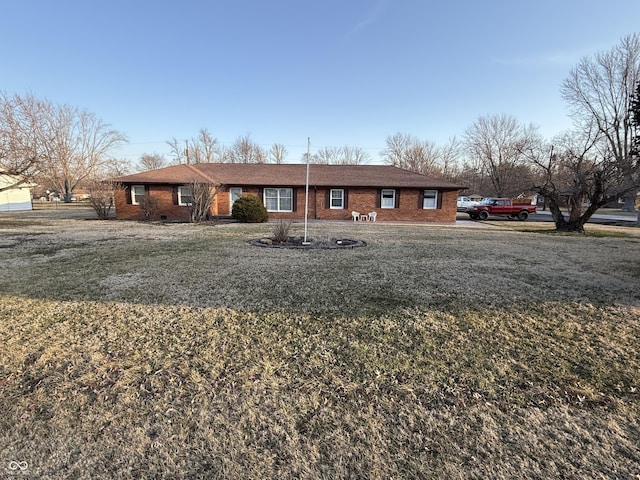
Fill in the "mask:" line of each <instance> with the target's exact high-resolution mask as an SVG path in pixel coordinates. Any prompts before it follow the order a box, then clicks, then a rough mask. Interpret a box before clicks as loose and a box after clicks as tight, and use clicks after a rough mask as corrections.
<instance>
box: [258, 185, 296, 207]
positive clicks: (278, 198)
mask: <svg viewBox="0 0 640 480" xmlns="http://www.w3.org/2000/svg"><path fill="white" fill-rule="evenodd" d="M264 206H265V207H266V208H267V212H293V188H265V189H264Z"/></svg>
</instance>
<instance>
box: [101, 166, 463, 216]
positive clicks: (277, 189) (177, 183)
mask: <svg viewBox="0 0 640 480" xmlns="http://www.w3.org/2000/svg"><path fill="white" fill-rule="evenodd" d="M306 176H307V166H306V165H305V164H238V163H236V164H234V163H198V164H180V165H173V166H170V167H166V168H162V169H159V170H150V171H147V172H142V173H136V174H133V175H127V176H122V177H118V178H115V179H113V180H114V181H115V182H117V183H118V184H120V185H121V186H122V187H123V188H118V189H116V193H115V209H116V218H118V219H126V220H141V219H144V218H145V217H144V212H143V210H142V208H141V206H140V203H141V201H142V199H143V198H144V196H145V195H147V194H148V195H149V196H150V197H152V198H154V199H155V200H156V204H157V209H156V214H155V217H157V218H153V219H154V220H167V221H184V220H188V219H189V206H190V202H191V191H192V187H191V185H193V184H194V183H196V182H198V183H206V184H209V185H210V188H211V189H212V193H215V198H214V202H213V205H212V207H211V210H210V215H211V216H212V217H219V216H229V215H231V209H232V206H233V202H234V201H235V200H237V199H238V198H240V197H241V196H243V195H255V196H257V197H258V198H259V199H260V200H261V201H262V203H263V204H264V205H265V207H266V208H267V211H268V212H269V218H270V219H279V218H283V219H293V220H299V219H304V214H305V189H306V185H307V182H306ZM308 185H309V195H308V199H309V205H308V218H309V219H316V220H351V219H352V218H353V216H352V212H359V213H360V214H362V215H363V217H362V218H365V217H364V216H366V215H368V214H369V213H370V212H375V213H376V215H375V218H376V220H377V221H411V222H455V220H456V199H457V196H458V191H459V190H460V189H463V188H465V187H463V186H460V185H455V184H453V183H449V182H445V181H443V180H439V179H436V178H433V177H429V176H426V175H421V174H418V173H413V172H409V171H407V170H403V169H401V168H397V167H392V166H387V165H313V164H312V165H310V166H309V182H308Z"/></svg>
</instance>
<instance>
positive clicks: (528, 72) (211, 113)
mask: <svg viewBox="0 0 640 480" xmlns="http://www.w3.org/2000/svg"><path fill="white" fill-rule="evenodd" d="M1 5H2V31H3V41H2V42H1V44H0V59H1V61H0V90H2V91H4V92H6V93H8V94H14V93H19V94H25V93H31V94H33V95H34V96H36V97H39V98H47V99H48V100H51V101H52V102H55V103H65V104H70V105H74V106H78V107H80V108H83V109H86V110H88V111H91V112H93V113H95V114H96V115H97V116H98V117H99V118H101V119H102V120H103V121H105V122H106V123H109V124H111V125H112V126H113V127H114V128H116V129H118V130H120V131H122V132H123V133H125V134H126V135H127V136H128V138H129V140H130V143H129V145H127V146H126V147H123V148H122V149H121V150H120V151H118V152H115V155H116V156H118V157H121V158H127V159H129V160H131V161H132V162H135V161H137V160H138V158H139V157H140V155H141V154H143V153H160V154H165V155H167V156H168V151H169V149H168V146H167V144H166V142H167V141H168V140H171V139H172V138H174V137H175V138H177V139H180V140H184V139H187V138H191V137H194V136H196V135H197V133H198V130H199V129H200V128H207V129H208V130H209V131H210V132H211V134H212V135H213V136H214V137H216V138H217V139H218V140H219V141H220V142H221V143H222V144H231V143H232V142H233V141H234V140H235V139H236V138H238V137H239V136H244V135H247V134H249V135H250V136H251V138H252V139H253V141H255V142H256V143H258V144H260V145H262V146H264V147H265V148H268V147H269V146H270V145H272V144H273V143H276V142H277V143H282V144H284V145H285V146H286V147H287V149H288V150H289V156H288V158H287V161H289V162H299V161H300V158H301V155H302V154H303V153H304V152H306V148H307V147H306V144H307V137H310V138H311V150H312V153H313V151H314V150H315V149H317V148H320V147H324V146H336V147H340V146H344V145H349V146H354V147H361V148H363V149H365V150H366V151H368V152H369V153H370V154H371V157H372V161H373V162H374V163H376V162H380V161H381V160H380V157H379V152H380V151H381V150H382V149H383V148H384V146H385V140H386V138H387V136H390V135H393V134H395V133H398V132H400V133H406V134H412V135H414V136H416V137H418V138H420V139H422V140H430V141H433V142H436V143H437V144H444V143H446V142H447V141H448V139H449V138H451V137H453V136H457V137H462V135H463V134H464V131H465V129H466V128H467V127H468V126H469V125H471V124H472V123H473V122H474V121H475V120H477V118H478V117H479V116H482V115H493V114H502V113H506V114H510V115H514V116H515V117H516V118H517V119H518V120H519V121H520V122H522V123H523V124H529V123H533V124H535V125H538V126H539V128H540V132H541V133H542V134H543V135H544V136H546V137H551V136H553V135H554V134H556V133H559V132H560V131H562V130H564V129H566V128H568V127H569V126H570V121H569V119H568V118H567V116H566V113H567V108H566V105H565V103H564V102H563V100H562V99H561V96H560V85H561V83H562V81H563V80H564V78H566V76H567V75H568V73H569V70H570V69H571V68H572V67H573V66H575V65H576V64H577V62H578V61H579V60H580V59H581V58H582V57H584V56H590V55H593V54H594V53H596V52H598V51H601V50H608V49H610V48H612V47H613V46H615V45H617V44H618V43H619V41H620V38H621V37H623V36H625V35H628V34H631V33H634V32H636V31H638V30H639V29H640V23H638V21H639V19H640V2H638V1H637V0H608V1H607V2H603V1H601V0H600V1H593V0H554V1H550V0H537V1H528V0H485V1H472V0H460V1H454V0H451V1H442V0H440V1H431V0H315V1H311V0H309V1H306V0H228V1H218V0H210V1H205V0H181V1H177V0H176V1H167V0H165V1H157V0H156V1H146V0H144V1H142V0H139V1H136V0H103V1H89V0H73V1H72V0H56V1H48V0H40V1H36V0H2V3H1Z"/></svg>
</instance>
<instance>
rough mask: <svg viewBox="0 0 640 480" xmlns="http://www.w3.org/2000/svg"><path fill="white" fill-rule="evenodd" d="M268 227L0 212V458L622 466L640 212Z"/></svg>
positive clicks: (129, 473) (197, 464)
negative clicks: (609, 231)
mask: <svg viewBox="0 0 640 480" xmlns="http://www.w3.org/2000/svg"><path fill="white" fill-rule="evenodd" d="M273 227H274V225H251V226H245V225H237V224H230V225H220V226H211V225H178V224H168V225H163V224H144V223H135V222H116V221H93V220H72V219H61V218H53V217H52V218H45V217H41V216H38V217H33V218H30V219H27V220H25V219H20V218H16V217H15V216H2V217H0V265H2V266H3V274H2V276H1V277H0V292H1V293H0V392H1V393H2V395H1V396H0V432H2V435H0V471H2V473H7V474H14V473H15V474H17V473H16V472H18V471H19V470H20V468H18V469H17V470H16V467H18V466H19V467H23V466H25V465H26V470H24V471H23V472H22V473H24V474H28V475H31V476H32V477H34V478H116V479H117V478H123V479H124V478H279V479H280V478H308V479H316V478H317V479H320V478H443V479H444V478H447V479H448V478H478V479H480V478H482V479H484V478H505V479H506V478H584V479H592V478H629V479H632V478H636V477H635V475H637V473H638V471H640V450H638V446H637V445H638V444H639V443H640V423H639V421H638V418H640V408H639V407H640V396H639V394H638V390H639V389H640V346H639V345H638V341H637V339H638V338H640V281H639V280H638V279H639V278H640V236H638V232H637V229H629V234H628V235H627V236H615V237H600V236H598V237H586V236H569V237H565V236H555V235H540V234H539V233H536V232H526V231H517V230H513V229H510V228H505V227H502V226H496V225H482V224H472V225H471V226H469V227H464V226H433V225H431V226H429V225H391V224H384V223H382V222H379V223H375V224H354V223H353V222H347V223H333V224H332V223H323V224H312V225H311V228H310V233H311V235H312V236H315V237H320V238H330V237H332V236H338V237H344V238H357V239H360V240H364V241H366V242H367V247H364V248H358V249H349V250H310V251H305V250H281V249H268V248H267V249H265V248H258V247H254V246H252V245H250V244H249V243H248V242H247V240H249V239H252V238H260V237H262V236H265V235H269V234H270V232H271V231H272V230H273ZM293 228H294V229H295V230H299V231H300V232H301V231H302V226H301V225H299V224H295V225H294V226H293ZM600 228H607V227H600ZM20 462H22V463H20ZM10 466H11V467H13V468H14V469H13V470H11V469H10Z"/></svg>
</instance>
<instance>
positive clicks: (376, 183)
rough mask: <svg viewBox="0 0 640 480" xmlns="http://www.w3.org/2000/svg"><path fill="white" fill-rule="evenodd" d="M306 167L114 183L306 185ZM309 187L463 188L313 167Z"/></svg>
mask: <svg viewBox="0 0 640 480" xmlns="http://www.w3.org/2000/svg"><path fill="white" fill-rule="evenodd" d="M306 171H307V166H306V165H305V164H280V165H276V164H268V163H257V164H256V163H249V164H245V163H198V164H196V165H184V164H182V165H173V166H170V167H166V168H162V169H160V170H150V171H148V172H141V173H136V174H133V175H127V176H124V177H118V178H115V179H114V180H115V181H117V182H121V183H140V184H146V183H168V184H184V183H191V182H193V181H194V179H195V178H196V177H197V172H200V173H201V175H200V177H201V179H202V180H204V181H211V179H213V180H215V182H216V183H220V184H222V185H238V186H241V185H254V186H283V187H286V186H304V185H305V182H306ZM309 185H311V186H315V187H338V186H340V187H389V188H402V187H405V188H437V189H442V190H458V189H460V188H464V187H462V186H460V185H455V184H453V183H450V182H445V181H444V180H440V179H437V178H433V177H429V176H426V175H421V174H419V173H413V172H409V171H407V170H403V169H401V168H397V167H392V166H389V165H313V164H312V165H310V166H309Z"/></svg>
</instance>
